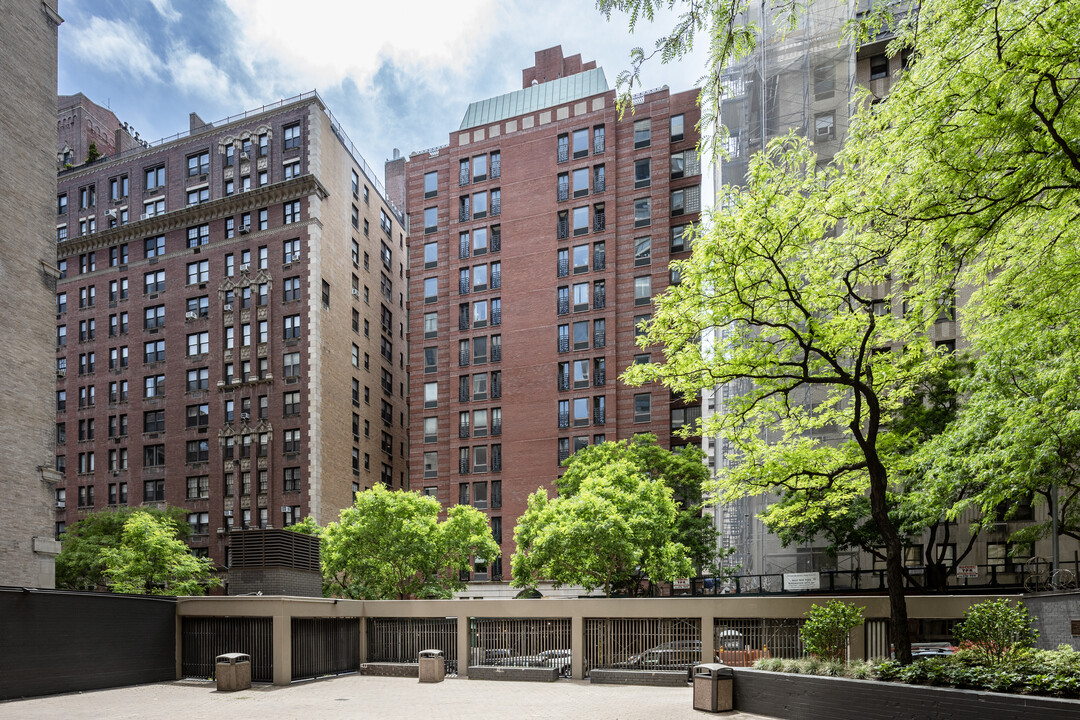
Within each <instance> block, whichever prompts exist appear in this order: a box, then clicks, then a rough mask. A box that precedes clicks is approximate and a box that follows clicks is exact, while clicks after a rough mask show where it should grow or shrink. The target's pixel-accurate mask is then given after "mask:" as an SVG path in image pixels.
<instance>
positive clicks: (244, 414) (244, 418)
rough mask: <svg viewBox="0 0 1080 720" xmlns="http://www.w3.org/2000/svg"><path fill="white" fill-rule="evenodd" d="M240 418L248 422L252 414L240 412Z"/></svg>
mask: <svg viewBox="0 0 1080 720" xmlns="http://www.w3.org/2000/svg"><path fill="white" fill-rule="evenodd" d="M240 419H241V420H243V421H244V422H247V421H248V420H250V419H251V415H249V414H248V413H240Z"/></svg>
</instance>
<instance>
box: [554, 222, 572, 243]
mask: <svg viewBox="0 0 1080 720" xmlns="http://www.w3.org/2000/svg"><path fill="white" fill-rule="evenodd" d="M555 236H556V238H557V239H559V240H565V239H566V238H568V237H570V221H569V220H560V221H559V226H558V228H557V229H556V231H555Z"/></svg>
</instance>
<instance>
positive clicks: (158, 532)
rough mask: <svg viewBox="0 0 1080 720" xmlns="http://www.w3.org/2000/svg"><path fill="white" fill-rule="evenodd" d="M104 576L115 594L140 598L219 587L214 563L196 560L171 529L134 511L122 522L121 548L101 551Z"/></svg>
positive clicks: (167, 524) (194, 593) (152, 517)
mask: <svg viewBox="0 0 1080 720" xmlns="http://www.w3.org/2000/svg"><path fill="white" fill-rule="evenodd" d="M101 556H102V560H103V561H104V563H105V571H104V575H105V577H106V579H107V582H108V584H109V588H110V589H111V590H112V591H114V592H122V593H135V594H139V595H202V594H203V593H204V592H206V589H207V588H209V587H216V586H218V585H220V584H221V583H220V581H219V580H218V579H217V578H215V577H212V576H211V572H212V571H213V569H214V566H213V563H211V562H210V560H209V559H208V558H199V557H195V556H194V555H192V554H191V550H190V549H189V548H188V546H187V544H186V543H184V541H183V540H178V539H177V538H176V533H175V530H174V529H173V527H172V525H171V524H170V523H169V522H167V521H163V520H160V519H158V518H156V517H154V516H153V515H151V514H150V513H147V512H142V511H141V510H137V511H135V512H133V513H131V515H130V516H129V517H128V518H127V519H126V520H125V521H124V529H123V531H122V533H121V537H120V544H119V546H118V547H115V548H104V549H103V550H102V551H101Z"/></svg>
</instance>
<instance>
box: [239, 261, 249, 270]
mask: <svg viewBox="0 0 1080 720" xmlns="http://www.w3.org/2000/svg"><path fill="white" fill-rule="evenodd" d="M250 269H251V263H243V264H242V265H240V272H247V271H248V270H250Z"/></svg>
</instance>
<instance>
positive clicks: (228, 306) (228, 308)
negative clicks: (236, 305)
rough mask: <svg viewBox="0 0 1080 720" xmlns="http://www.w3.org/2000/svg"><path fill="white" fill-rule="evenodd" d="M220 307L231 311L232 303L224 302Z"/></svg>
mask: <svg viewBox="0 0 1080 720" xmlns="http://www.w3.org/2000/svg"><path fill="white" fill-rule="evenodd" d="M221 309H222V310H224V311H225V312H232V303H225V304H224V305H222V306H221Z"/></svg>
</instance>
